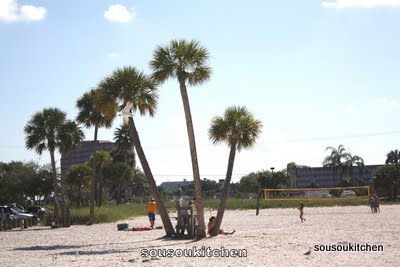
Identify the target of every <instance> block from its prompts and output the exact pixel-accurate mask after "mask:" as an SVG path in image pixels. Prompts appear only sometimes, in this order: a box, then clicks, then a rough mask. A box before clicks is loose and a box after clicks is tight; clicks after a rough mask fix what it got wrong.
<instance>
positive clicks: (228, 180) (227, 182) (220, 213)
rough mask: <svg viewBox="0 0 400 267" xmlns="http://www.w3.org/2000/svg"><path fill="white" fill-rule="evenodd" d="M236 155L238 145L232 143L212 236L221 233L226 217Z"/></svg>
mask: <svg viewBox="0 0 400 267" xmlns="http://www.w3.org/2000/svg"><path fill="white" fill-rule="evenodd" d="M235 155H236V145H231V151H230V152H229V160H228V169H227V171H226V178H225V184H224V192H223V194H222V198H221V202H220V203H219V207H218V213H217V218H216V220H215V225H214V228H213V230H212V232H211V235H212V236H216V235H218V234H219V230H220V228H221V224H222V219H223V218H224V212H225V207H226V201H227V200H228V196H229V187H230V184H231V179H232V172H233V164H234V163H235Z"/></svg>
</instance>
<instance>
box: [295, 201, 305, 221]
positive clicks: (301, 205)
mask: <svg viewBox="0 0 400 267" xmlns="http://www.w3.org/2000/svg"><path fill="white" fill-rule="evenodd" d="M297 209H298V210H299V211H300V220H301V222H303V221H306V219H305V218H303V215H304V211H303V209H304V204H303V203H300V206H299V207H298V208H297Z"/></svg>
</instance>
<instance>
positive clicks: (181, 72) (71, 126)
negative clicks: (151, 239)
mask: <svg viewBox="0 0 400 267" xmlns="http://www.w3.org/2000/svg"><path fill="white" fill-rule="evenodd" d="M208 59H209V52H208V51H207V49H206V48H205V47H203V46H202V45H200V43H199V42H198V41H195V40H192V41H186V40H172V41H171V42H170V43H169V44H168V45H166V46H158V47H157V48H156V49H155V51H154V53H153V58H152V60H151V61H150V67H151V70H152V71H153V73H152V74H151V75H146V74H144V73H143V72H142V71H140V70H138V69H136V68H135V67H131V66H127V67H123V68H118V69H116V70H115V71H114V72H113V73H112V74H111V75H109V76H107V77H105V78H104V79H103V80H102V81H101V82H100V83H99V85H98V86H97V88H95V89H92V90H90V91H89V92H87V93H85V94H83V96H81V97H80V98H79V99H78V101H77V103H76V106H77V108H78V109H79V113H78V116H77V119H76V120H77V122H78V123H81V124H83V125H84V126H85V127H94V143H93V151H94V153H93V159H92V164H93V170H96V161H97V159H96V143H97V134H98V129H99V128H101V127H106V128H109V127H111V125H112V121H113V119H114V118H115V117H116V114H117V110H120V109H121V108H122V107H125V106H126V105H127V103H130V104H132V108H131V110H130V112H131V113H132V116H130V117H128V127H129V135H130V138H131V140H132V145H133V146H134V148H135V150H136V154H137V156H138V158H139V161H140V163H141V166H142V169H143V172H144V174H145V176H146V178H147V181H148V183H149V186H150V190H151V193H152V195H153V197H154V198H155V200H156V201H157V203H158V211H159V214H160V217H161V220H162V222H163V225H164V229H165V232H166V234H167V235H168V236H171V235H173V234H175V230H174V228H173V226H172V224H171V221H170V218H169V216H168V213H167V210H166V208H165V206H164V203H163V201H162V199H161V194H160V192H159V190H158V187H157V185H156V181H155V179H154V176H153V174H152V172H151V168H150V165H149V163H148V161H147V158H146V155H145V153H144V150H143V147H142V145H141V142H140V138H139V134H138V131H137V129H136V125H135V121H134V116H133V114H134V113H136V112H139V114H140V115H149V116H150V117H152V116H154V115H155V111H156V108H157V103H158V88H157V86H158V85H160V84H162V83H163V82H165V81H167V80H168V79H170V78H174V79H177V80H178V83H179V89H180V93H181V97H182V103H183V108H184V114H185V119H186V126H187V134H188V139H189V147H190V155H191V160H192V171H193V183H194V197H196V200H197V201H196V205H197V216H198V229H197V237H198V238H203V237H205V236H206V231H205V220H204V208H203V194H202V189H201V180H200V170H199V166H198V159H197V151H196V141H195V132H194V127H193V121H192V115H191V110H190V102H189V97H188V93H187V86H195V85H199V84H202V83H204V82H206V81H207V80H208V79H209V78H210V76H211V67H210V66H209V65H208ZM261 128H262V124H261V122H260V121H258V120H255V119H254V117H253V115H252V114H251V113H250V112H249V111H248V110H247V109H246V108H245V107H229V108H228V109H227V110H226V111H225V114H224V116H222V117H215V118H214V119H213V120H212V123H211V128H210V130H209V136H210V139H211V140H212V141H213V142H214V143H219V142H226V143H227V145H228V146H229V147H230V154H229V162H228V169H227V174H226V180H225V188H224V197H223V198H222V200H221V203H220V207H219V209H218V214H217V223H216V228H215V232H213V234H214V235H215V234H217V231H218V229H219V227H220V224H221V222H222V218H223V213H224V210H225V204H226V200H227V198H228V192H229V185H230V181H231V177H232V170H233V165H234V160H235V153H236V150H238V151H240V150H241V149H243V148H249V147H251V146H253V145H254V144H255V141H256V139H257V138H258V137H259V135H260V134H261ZM25 132H26V134H27V136H26V147H27V148H29V149H35V150H36V151H37V152H38V153H39V154H41V153H42V152H43V151H44V150H49V151H50V155H51V164H52V166H53V176H54V196H55V197H54V200H55V202H54V204H55V210H57V209H58V196H59V188H58V187H59V178H58V176H57V172H56V166H55V159H54V152H55V151H56V149H58V150H59V152H60V153H61V154H63V153H66V152H68V151H70V150H71V149H73V148H75V147H76V146H77V145H78V144H79V143H80V142H81V141H82V140H83V138H84V136H83V132H82V130H81V128H80V127H79V125H78V124H77V123H75V122H74V121H71V120H67V119H66V115H65V113H64V112H62V111H60V110H59V109H57V108H51V109H44V110H43V111H41V112H38V113H36V114H35V115H34V116H33V118H32V119H31V120H30V121H29V122H28V124H27V126H26V127H25ZM95 192H96V172H95V171H93V173H92V174H91V190H90V219H89V223H90V224H93V223H94V207H95ZM218 232H219V231H218Z"/></svg>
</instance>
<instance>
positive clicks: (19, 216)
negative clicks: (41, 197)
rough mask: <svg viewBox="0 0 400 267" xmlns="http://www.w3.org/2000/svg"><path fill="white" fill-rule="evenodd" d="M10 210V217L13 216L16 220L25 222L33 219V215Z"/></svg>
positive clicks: (13, 209)
mask: <svg viewBox="0 0 400 267" xmlns="http://www.w3.org/2000/svg"><path fill="white" fill-rule="evenodd" d="M10 210H11V215H10V217H11V216H13V217H14V218H16V219H23V220H25V219H29V218H33V215H32V214H29V213H24V212H20V211H19V210H18V209H15V208H10Z"/></svg>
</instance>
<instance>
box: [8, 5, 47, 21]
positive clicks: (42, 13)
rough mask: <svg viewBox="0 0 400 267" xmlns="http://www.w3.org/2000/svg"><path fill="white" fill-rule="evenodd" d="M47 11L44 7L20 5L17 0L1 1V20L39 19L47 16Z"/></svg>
mask: <svg viewBox="0 0 400 267" xmlns="http://www.w3.org/2000/svg"><path fill="white" fill-rule="evenodd" d="M46 13H47V10H46V8H44V7H35V6H31V5H19V4H18V2H17V0H1V1H0V21H2V22H6V23H12V22H19V21H23V22H31V21H39V20H43V19H44V18H45V17H46Z"/></svg>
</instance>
